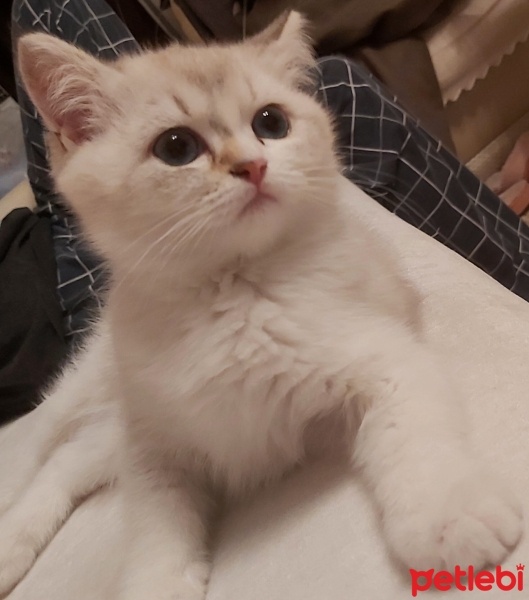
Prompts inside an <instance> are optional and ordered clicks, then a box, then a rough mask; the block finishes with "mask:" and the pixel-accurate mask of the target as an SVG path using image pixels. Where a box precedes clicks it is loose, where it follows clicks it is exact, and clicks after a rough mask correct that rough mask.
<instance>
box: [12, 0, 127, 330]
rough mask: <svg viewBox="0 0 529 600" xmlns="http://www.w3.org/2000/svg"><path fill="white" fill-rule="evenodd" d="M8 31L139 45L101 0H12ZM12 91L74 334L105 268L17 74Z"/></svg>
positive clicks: (90, 310) (92, 44)
mask: <svg viewBox="0 0 529 600" xmlns="http://www.w3.org/2000/svg"><path fill="white" fill-rule="evenodd" d="M12 31H13V38H14V40H15V39H16V38H17V37H18V36H20V35H21V34H23V33H25V32H28V31H46V32H48V33H52V34H54V35H56V36H58V37H61V38H63V39H64V40H66V41H68V42H72V43H75V44H77V45H78V46H80V47H81V48H83V49H84V50H86V51H88V52H91V53H92V54H95V55H96V56H99V57H101V58H105V59H112V58H116V57H117V56H119V55H120V54H121V53H123V52H135V51H137V50H138V49H139V46H138V44H137V43H136V41H135V40H134V38H133V37H132V35H131V34H130V32H129V31H128V29H127V28H126V27H125V25H124V24H123V22H122V21H121V20H120V19H119V17H118V16H117V15H116V14H115V13H114V12H113V11H112V10H111V9H110V7H109V6H108V4H106V2H104V1H102V0H15V1H14V2H13V13H12ZM17 94H18V101H19V105H20V110H21V115H22V127H23V131H24V138H25V143H26V154H27V157H28V177H29V181H30V183H31V186H32V188H33V192H34V194H35V199H36V202H37V207H38V211H39V213H40V215H41V216H42V217H43V218H49V219H50V220H51V226H52V235H53V242H54V246H55V256H56V260H57V272H58V278H57V280H58V293H59V298H60V301H61V306H62V309H63V311H64V319H65V323H64V324H65V331H66V335H67V336H68V337H69V338H70V339H75V338H79V337H80V336H81V335H82V334H83V333H84V332H85V331H87V330H88V329H89V327H90V322H91V317H92V315H94V314H96V313H97V311H98V310H99V309H100V308H101V302H102V297H103V295H104V284H105V280H106V277H105V271H104V267H103V265H102V263H101V260H100V259H99V258H98V257H97V256H95V255H94V254H93V252H91V250H90V249H89V248H87V247H86V245H85V243H84V242H83V241H82V239H81V238H80V237H79V233H78V228H77V224H76V222H75V218H74V217H73V216H72V215H71V213H69V212H68V210H67V209H66V207H65V206H64V205H63V203H62V201H61V198H60V197H59V196H58V194H56V193H55V192H54V191H53V184H52V181H51V178H50V171H49V165H48V161H47V158H46V149H45V147H44V141H43V128H42V123H41V121H40V118H39V116H38V115H37V112H36V110H35V107H34V106H33V104H32V103H31V101H30V100H29V98H28V96H27V94H26V92H25V90H24V89H23V87H22V85H21V83H20V79H19V78H18V77H17Z"/></svg>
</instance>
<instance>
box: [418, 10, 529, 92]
mask: <svg viewBox="0 0 529 600" xmlns="http://www.w3.org/2000/svg"><path fill="white" fill-rule="evenodd" d="M528 38H529V2H528V1H527V0H461V1H460V2H459V3H458V4H456V7H455V8H454V11H453V12H452V13H451V14H450V16H449V17H448V18H447V19H445V20H444V21H443V22H442V23H441V24H440V25H439V26H437V27H435V28H433V29H431V30H429V31H428V32H427V33H426V34H425V39H426V42H427V44H428V48H429V50H430V54H431V56H432V61H433V65H434V68H435V71H436V74H437V78H438V80H439V85H440V87H441V92H442V96H443V100H444V102H445V104H446V103H447V102H450V101H455V100H457V99H458V98H459V96H460V94H461V92H463V90H469V89H471V88H472V87H473V85H474V83H475V82H476V80H477V79H481V78H484V77H485V76H486V75H487V73H488V71H489V69H490V68H491V67H492V66H497V65H499V64H500V63H501V61H502V59H503V57H504V56H505V55H507V54H510V53H512V52H513V50H514V48H515V46H516V45H517V44H518V43H520V42H523V41H525V40H527V39H528Z"/></svg>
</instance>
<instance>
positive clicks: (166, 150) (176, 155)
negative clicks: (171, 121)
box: [152, 127, 205, 167]
mask: <svg viewBox="0 0 529 600" xmlns="http://www.w3.org/2000/svg"><path fill="white" fill-rule="evenodd" d="M204 149H205V148H204V142H203V141H202V139H201V138H200V137H199V136H198V135H197V134H196V133H194V132H193V131H191V129H187V128H186V127H174V128H173V129H168V130H167V131H164V132H163V133H162V134H160V135H159V136H158V138H157V139H156V141H155V142H154V146H153V149H152V153H153V154H154V156H156V157H157V158H159V159H160V160H161V161H163V162H164V163H166V164H168V165H171V166H172V167H181V166H183V165H188V164H189V163H192V162H193V161H194V160H196V159H197V158H198V157H199V156H200V155H201V154H202V152H204Z"/></svg>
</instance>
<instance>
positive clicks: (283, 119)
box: [252, 104, 290, 140]
mask: <svg viewBox="0 0 529 600" xmlns="http://www.w3.org/2000/svg"><path fill="white" fill-rule="evenodd" d="M252 129H253V132H254V133H255V135H256V136H257V137H258V138H259V139H262V138H270V139H275V140H277V139H280V138H284V137H286V136H287V135H288V132H289V131H290V123H289V121H288V118H287V116H286V115H285V113H284V112H283V111H282V110H281V109H280V108H279V107H278V106H274V105H273V104H269V105H268V106H265V107H264V108H260V109H259V110H258V111H257V112H256V113H255V116H254V118H253V121H252Z"/></svg>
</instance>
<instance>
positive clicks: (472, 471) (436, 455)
mask: <svg viewBox="0 0 529 600" xmlns="http://www.w3.org/2000/svg"><path fill="white" fill-rule="evenodd" d="M373 342H374V340H373V339H371V340H369V342H368V343H369V344H372V343H373ZM375 343H376V342H375ZM379 343H380V345H379V346H378V348H380V350H377V352H376V353H373V354H372V356H371V358H370V360H368V361H366V362H363V363H362V364H360V365H359V366H360V369H359V371H358V372H357V373H358V374H359V378H360V382H361V391H362V393H363V394H365V396H366V397H367V398H368V403H369V404H368V408H367V411H366V413H365V416H364V419H363V422H362V424H361V426H360V429H359V431H358V435H357V439H356V451H355V459H356V461H357V462H358V463H359V465H360V466H361V467H362V469H363V473H364V475H365V477H366V479H367V482H368V484H369V486H370V488H371V489H372V490H373V492H374V496H375V499H376V502H377V504H378V506H379V508H380V509H381V512H382V520H383V527H384V530H385V534H386V536H387V540H388V542H389V545H390V548H391V549H392V550H393V552H394V554H396V556H397V557H398V558H399V559H400V560H401V561H403V562H404V563H405V564H406V565H407V566H408V567H410V568H415V569H421V570H422V569H429V568H441V567H443V566H445V567H453V566H454V565H456V564H459V565H469V564H473V565H475V566H476V567H478V566H483V565H484V564H487V563H491V564H499V561H501V559H503V558H504V556H505V555H506V554H507V552H508V549H509V548H511V547H512V546H514V545H515V544H516V543H517V541H518V540H519V538H520V535H521V532H522V515H521V510H520V507H519V505H518V503H517V500H516V499H515V497H514V496H513V495H512V493H511V492H510V491H509V490H508V488H506V487H505V486H504V484H503V483H502V482H501V481H500V480H499V479H498V478H497V477H496V476H495V475H494V474H493V473H491V470H490V467H489V466H488V465H486V464H484V461H481V460H479V459H477V458H476V457H475V456H473V455H472V452H471V450H470V449H469V448H468V446H467V443H466V441H465V433H466V432H465V429H466V424H465V419H464V407H463V402H462V400H460V399H459V397H458V395H457V392H456V391H454V389H452V386H451V385H450V383H449V381H448V379H449V377H450V376H449V375H446V374H443V373H442V371H441V370H440V368H439V365H438V364H437V361H436V359H435V358H434V357H433V355H431V354H430V351H429V350H428V349H427V348H426V347H425V346H424V345H423V344H420V343H418V342H416V341H415V340H413V339H412V338H411V337H410V334H409V333H408V332H407V331H406V330H404V329H403V330H402V331H401V332H393V331H391V332H387V335H385V336H384V339H382V338H381V339H380V340H379ZM371 347H373V346H371ZM357 381H358V379H357Z"/></svg>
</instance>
